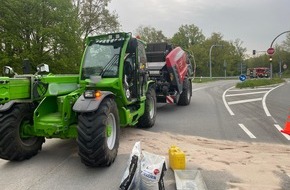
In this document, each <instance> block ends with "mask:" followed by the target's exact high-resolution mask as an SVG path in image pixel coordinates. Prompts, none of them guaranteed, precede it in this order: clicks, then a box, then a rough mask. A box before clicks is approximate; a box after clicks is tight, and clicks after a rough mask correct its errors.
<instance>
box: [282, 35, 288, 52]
mask: <svg viewBox="0 0 290 190" xmlns="http://www.w3.org/2000/svg"><path fill="white" fill-rule="evenodd" d="M282 47H283V48H284V49H285V50H286V51H288V52H290V33H287V35H286V39H285V40H284V41H283V42H282Z"/></svg>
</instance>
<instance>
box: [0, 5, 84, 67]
mask: <svg viewBox="0 0 290 190" xmlns="http://www.w3.org/2000/svg"><path fill="white" fill-rule="evenodd" d="M0 26H1V27H0V39H1V45H0V58H1V60H0V65H1V66H3V65H11V66H13V67H14V68H15V69H16V71H18V72H19V70H21V68H22V65H21V63H22V60H23V59H26V58H28V59H29V60H30V62H31V63H32V68H35V67H36V65H38V64H40V63H47V64H49V65H50V68H51V70H52V71H54V72H69V71H76V68H77V67H76V66H77V64H78V62H79V61H80V54H81V49H80V47H81V43H80V38H79V37H80V34H79V33H78V29H79V21H78V20H77V12H75V10H74V8H73V6H72V3H71V1H70V0H26V1H21V0H2V3H1V7H0Z"/></svg>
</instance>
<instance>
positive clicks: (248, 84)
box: [236, 78, 285, 88]
mask: <svg viewBox="0 0 290 190" xmlns="http://www.w3.org/2000/svg"><path fill="white" fill-rule="evenodd" d="M283 82H285V80H284V79H280V78H272V79H249V80H246V81H244V82H239V83H237V84H236V88H254V87H256V86H266V85H272V84H279V83H283Z"/></svg>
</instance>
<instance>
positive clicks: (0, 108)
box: [0, 100, 33, 112]
mask: <svg viewBox="0 0 290 190" xmlns="http://www.w3.org/2000/svg"><path fill="white" fill-rule="evenodd" d="M16 103H33V102H32V101H31V100H11V101H9V102H7V103H5V104H2V105H1V104H0V112H4V111H7V110H9V109H10V108H11V107H12V106H13V105H14V104H16Z"/></svg>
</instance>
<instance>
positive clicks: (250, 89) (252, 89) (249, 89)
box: [229, 88, 272, 92]
mask: <svg viewBox="0 0 290 190" xmlns="http://www.w3.org/2000/svg"><path fill="white" fill-rule="evenodd" d="M271 89H272V88H245V89H232V90H229V91H230V92H235V91H237V92H238V91H255V90H271Z"/></svg>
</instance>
